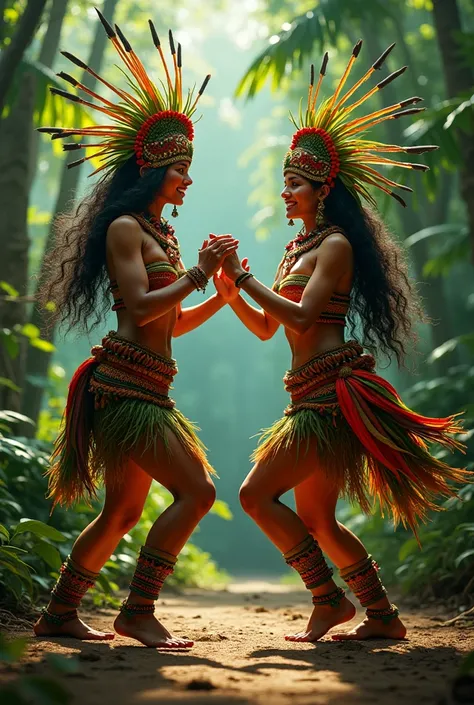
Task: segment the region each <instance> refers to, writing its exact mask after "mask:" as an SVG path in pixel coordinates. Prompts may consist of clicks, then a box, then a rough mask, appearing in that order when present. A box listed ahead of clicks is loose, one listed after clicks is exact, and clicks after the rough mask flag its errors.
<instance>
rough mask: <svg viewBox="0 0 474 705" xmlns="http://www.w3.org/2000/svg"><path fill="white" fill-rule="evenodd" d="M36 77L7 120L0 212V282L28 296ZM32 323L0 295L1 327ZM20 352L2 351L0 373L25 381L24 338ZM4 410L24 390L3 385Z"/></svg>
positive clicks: (1, 144)
mask: <svg viewBox="0 0 474 705" xmlns="http://www.w3.org/2000/svg"><path fill="white" fill-rule="evenodd" d="M33 87H34V78H33V76H32V75H31V74H30V73H28V72H27V73H26V74H25V76H24V78H23V84H22V86H21V88H20V91H19V95H18V102H17V104H16V106H15V111H14V112H13V111H12V112H11V113H10V115H9V116H8V117H7V118H5V119H4V120H2V131H1V136H0V213H2V221H1V231H0V243H1V251H2V256H1V258H0V281H6V282H7V283H8V284H11V285H12V286H14V287H15V289H17V291H18V292H19V294H20V297H24V296H25V295H26V286H27V281H28V249H29V241H28V223H27V213H28V191H27V190H26V189H25V183H26V181H27V179H28V168H29V140H30V138H31V113H32V111H33V104H34V92H33ZM25 322H26V307H25V303H24V302H9V301H6V300H5V298H4V297H3V299H0V327H2V328H8V329H10V330H11V329H13V328H14V326H15V325H16V324H19V325H22V324H24V323H25ZM19 340H20V352H19V354H18V356H17V357H16V358H15V359H14V360H12V359H11V358H10V356H9V355H8V353H7V351H6V349H5V348H4V347H2V348H1V349H0V376H1V377H8V378H9V379H11V380H12V382H14V383H15V384H16V385H18V386H20V385H21V380H22V372H23V367H24V362H25V345H24V344H25V343H26V340H25V339H24V338H22V336H19ZM0 408H1V409H13V410H14V411H19V409H20V394H19V393H18V392H15V391H13V390H11V389H9V388H7V387H0Z"/></svg>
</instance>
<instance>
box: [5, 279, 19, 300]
mask: <svg viewBox="0 0 474 705" xmlns="http://www.w3.org/2000/svg"><path fill="white" fill-rule="evenodd" d="M0 289H3V291H6V292H7V294H8V296H11V297H12V298H14V299H16V297H17V296H20V294H19V292H18V291H17V290H16V289H15V287H13V286H12V285H11V284H9V283H8V282H0Z"/></svg>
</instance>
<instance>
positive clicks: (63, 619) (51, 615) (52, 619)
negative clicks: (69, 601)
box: [41, 605, 77, 627]
mask: <svg viewBox="0 0 474 705" xmlns="http://www.w3.org/2000/svg"><path fill="white" fill-rule="evenodd" d="M41 614H42V616H43V619H44V620H45V621H46V622H47V623H48V624H51V625H53V626H55V627H61V626H62V625H63V624H66V623H67V622H71V621H72V620H73V619H77V610H76V609H71V608H69V610H67V611H64V612H52V611H51V610H50V609H49V605H48V607H43V608H42V610H41Z"/></svg>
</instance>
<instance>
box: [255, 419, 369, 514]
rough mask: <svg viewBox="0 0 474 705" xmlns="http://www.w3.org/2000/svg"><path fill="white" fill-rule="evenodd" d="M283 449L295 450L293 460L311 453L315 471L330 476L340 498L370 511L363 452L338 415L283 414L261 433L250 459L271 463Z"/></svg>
mask: <svg viewBox="0 0 474 705" xmlns="http://www.w3.org/2000/svg"><path fill="white" fill-rule="evenodd" d="M285 451H286V452H292V453H294V462H297V461H298V458H299V457H300V454H301V453H302V452H303V453H304V454H305V455H306V454H307V453H314V467H315V470H316V469H317V468H319V469H321V470H324V471H325V472H326V473H327V474H328V475H329V477H331V478H333V479H334V484H335V486H336V487H338V488H339V490H340V492H341V495H342V496H343V497H345V498H347V499H348V500H349V501H352V502H354V501H355V502H358V503H359V504H360V506H361V509H362V510H363V511H365V512H367V513H368V512H370V511H371V510H372V507H373V503H372V501H371V498H370V496H369V489H368V488H369V484H368V469H367V462H366V457H365V451H364V448H363V446H362V445H361V443H360V441H359V439H358V438H357V436H356V435H355V434H354V433H353V431H352V430H351V428H350V427H349V425H348V424H347V421H346V420H345V418H344V417H343V416H342V415H341V414H338V415H337V416H334V417H333V416H332V415H330V414H324V415H322V414H318V413H316V412H314V411H311V410H310V409H301V410H300V411H298V412H296V413H295V414H291V415H290V416H284V417H283V418H281V419H279V420H278V421H276V422H275V423H274V424H273V426H271V427H270V428H267V429H265V430H264V431H263V432H262V435H261V436H260V441H259V444H258V446H257V448H256V450H255V451H254V453H253V455H252V460H254V461H255V462H259V463H270V462H271V461H272V459H273V458H274V457H275V455H276V454H277V453H279V452H285Z"/></svg>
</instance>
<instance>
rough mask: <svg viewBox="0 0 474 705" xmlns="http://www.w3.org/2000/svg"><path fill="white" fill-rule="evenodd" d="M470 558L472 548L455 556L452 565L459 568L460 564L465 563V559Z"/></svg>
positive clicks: (473, 553) (472, 554)
mask: <svg viewBox="0 0 474 705" xmlns="http://www.w3.org/2000/svg"><path fill="white" fill-rule="evenodd" d="M471 556H474V548H470V549H469V550H468V551H464V552H463V553H461V555H459V556H457V558H456V559H455V561H454V565H455V566H456V568H459V566H460V564H461V563H462V562H463V561H465V560H466V558H470V557H471ZM473 560H474V559H473Z"/></svg>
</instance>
